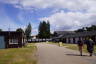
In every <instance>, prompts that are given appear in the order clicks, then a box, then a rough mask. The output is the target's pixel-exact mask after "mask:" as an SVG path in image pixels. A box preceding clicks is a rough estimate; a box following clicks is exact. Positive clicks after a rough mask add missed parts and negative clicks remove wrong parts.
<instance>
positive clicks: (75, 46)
mask: <svg viewBox="0 0 96 64" xmlns="http://www.w3.org/2000/svg"><path fill="white" fill-rule="evenodd" d="M63 46H65V47H66V48H69V49H72V50H78V46H77V44H64V43H63ZM83 52H87V46H86V45H84V46H83ZM94 52H95V53H96V45H95V46H94Z"/></svg>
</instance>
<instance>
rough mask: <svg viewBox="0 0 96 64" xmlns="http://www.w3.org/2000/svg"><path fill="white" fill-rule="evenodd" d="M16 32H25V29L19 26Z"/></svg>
mask: <svg viewBox="0 0 96 64" xmlns="http://www.w3.org/2000/svg"><path fill="white" fill-rule="evenodd" d="M16 32H23V33H24V30H23V29H22V28H18V29H17V30H16Z"/></svg>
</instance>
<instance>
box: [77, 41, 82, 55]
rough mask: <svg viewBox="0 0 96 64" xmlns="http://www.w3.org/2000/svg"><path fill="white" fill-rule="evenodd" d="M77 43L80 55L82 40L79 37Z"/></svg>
mask: <svg viewBox="0 0 96 64" xmlns="http://www.w3.org/2000/svg"><path fill="white" fill-rule="evenodd" d="M77 43H78V48H79V51H80V56H82V48H83V41H82V40H81V39H79V40H78V42H77Z"/></svg>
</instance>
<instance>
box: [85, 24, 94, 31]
mask: <svg viewBox="0 0 96 64" xmlns="http://www.w3.org/2000/svg"><path fill="white" fill-rule="evenodd" d="M86 30H87V31H93V30H96V25H92V26H91V27H86Z"/></svg>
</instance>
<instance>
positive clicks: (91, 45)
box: [85, 39, 94, 56]
mask: <svg viewBox="0 0 96 64" xmlns="http://www.w3.org/2000/svg"><path fill="white" fill-rule="evenodd" d="M85 44H86V45H87V50H88V52H89V54H90V56H92V54H93V51H94V42H93V40H92V39H86V40H85Z"/></svg>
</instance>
